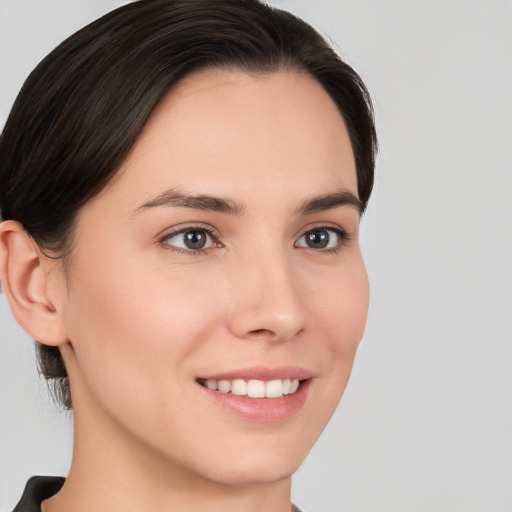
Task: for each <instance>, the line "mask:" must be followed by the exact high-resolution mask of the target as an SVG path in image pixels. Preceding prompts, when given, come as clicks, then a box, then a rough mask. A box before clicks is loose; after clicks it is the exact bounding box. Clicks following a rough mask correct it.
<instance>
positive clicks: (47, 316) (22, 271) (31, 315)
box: [0, 220, 68, 346]
mask: <svg viewBox="0 0 512 512" xmlns="http://www.w3.org/2000/svg"><path fill="white" fill-rule="evenodd" d="M57 263H58V262H55V261H52V260H50V259H49V258H48V257H47V256H45V255H44V254H43V252H42V251H41V249H40V248H39V246H38V245H37V244H36V243H35V241H34V240H33V239H32V237H30V235H29V234H28V233H27V232H26V231H25V230H24V229H23V226H22V225H21V224H20V223H19V222H15V221H12V220H8V221H5V222H2V223H1V224H0V281H1V283H2V288H3V290H4V292H5V294H6V296H7V300H8V301H9V304H10V306H11V310H12V313H13V315H14V317H15V318H16V320H17V321H18V323H19V324H20V325H21V326H22V327H23V329H25V331H26V332H27V333H28V334H29V335H30V336H31V337H32V338H33V339H35V340H37V341H38V342H39V343H42V344H44V345H52V346H58V345H62V344H63V343H66V342H67V341H68V339H67V334H66V329H65V324H64V322H63V318H62V311H58V308H56V307H55V305H54V302H57V301H56V300H55V299H57V294H58V289H59V284H58V282H56V277H57V276H55V275H54V274H56V273H57V270H59V269H57V268H56V267H57ZM52 296H53V297H52ZM52 298H53V300H52Z"/></svg>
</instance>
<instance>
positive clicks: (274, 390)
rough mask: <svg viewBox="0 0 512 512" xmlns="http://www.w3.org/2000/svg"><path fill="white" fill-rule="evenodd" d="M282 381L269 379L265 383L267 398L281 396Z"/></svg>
mask: <svg viewBox="0 0 512 512" xmlns="http://www.w3.org/2000/svg"><path fill="white" fill-rule="evenodd" d="M283 388H284V386H283V381H282V380H271V381H269V382H267V383H266V384H265V396H266V397H267V398H278V397H280V396H283V394H284V393H283Z"/></svg>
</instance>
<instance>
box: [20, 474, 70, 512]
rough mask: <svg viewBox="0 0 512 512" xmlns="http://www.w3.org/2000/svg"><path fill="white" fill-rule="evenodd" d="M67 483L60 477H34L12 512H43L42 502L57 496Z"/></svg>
mask: <svg viewBox="0 0 512 512" xmlns="http://www.w3.org/2000/svg"><path fill="white" fill-rule="evenodd" d="M65 481H66V479H65V478H62V477H60V476H33V477H32V478H31V479H30V480H29V481H28V482H27V485H26V486H25V490H24V491H23V496H22V497H21V500H20V502H19V503H18V504H17V505H16V507H15V508H14V510H13V511H12V512H41V502H42V501H44V500H46V499H48V498H49V497H50V496H53V495H54V494H57V493H58V492H59V491H60V488H61V487H62V486H63V485H64V482H65Z"/></svg>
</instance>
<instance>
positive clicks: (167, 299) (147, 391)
mask: <svg viewBox="0 0 512 512" xmlns="http://www.w3.org/2000/svg"><path fill="white" fill-rule="evenodd" d="M94 263H95V262H94V259H93V257H92V255H91V258H89V259H88V263H87V266H82V267H81V266H80V262H77V266H76V268H75V271H76V274H77V276H82V277H83V276H84V275H85V274H87V275H88V277H87V278H86V279H85V278H82V279H80V281H79V280H78V278H77V280H76V282H77V283H78V282H80V286H79V287H72V288H71V291H70V293H71V295H70V309H69V312H68V313H69V314H68V318H69V333H70V339H71V342H72V344H73V347H74V349H75V354H76V359H77V362H78V364H79V366H80V369H81V373H82V376H83V378H84V380H85V381H87V384H88V386H89V387H90V389H91V390H94V392H95V394H98V393H100V392H101V389H103V390H105V389H109V393H110V394H112V395H113V396H114V398H115V399H116V400H122V399H123V398H122V397H121V396H120V395H123V396H124V395H126V393H125V391H126V389H127V388H128V389H130V390H131V391H132V396H131V398H130V399H131V400H133V399H134V397H136V396H137V395H140V396H141V397H142V396H145V397H146V398H145V399H147V397H148V396H150V397H153V398H151V400H155V401H156V400H165V399H166V398H165V389H166V388H169V387H170V383H171V382H172V381H175V382H178V381H179V377H180V374H181V373H186V372H187V371H188V370H189V369H190V368H189V366H188V365H189V363H188V361H190V359H191V358H190V355H191V354H193V353H194V352H195V351H196V350H198V349H199V348H200V347H201V345H202V343H203V342H204V340H205V339H206V337H207V336H208V333H209V332H211V329H212V328H213V325H214V324H215V323H218V322H219V315H220V313H219V309H220V308H219V306H218V302H217V301H215V300H211V298H210V297H208V295H207V294H205V293H204V292H205V283H204V281H198V280H197V279H196V280H195V279H193V277H192V276H187V272H181V273H174V274H176V275H173V273H172V272H171V270H170V269H161V268H160V269H159V268H158V266H156V265H151V264H150V263H148V262H140V261H136V260H133V261H130V260H128V259H127V258H126V257H125V258H122V257H119V258H115V257H110V258H108V259H107V258H104V259H102V261H99V260H97V261H96V265H94ZM87 267H89V268H91V267H95V270H94V271H90V272H86V270H87ZM158 389H159V390H160V392H159V393H156V390H158ZM96 392H97V393H96ZM103 394H104V391H103ZM116 395H117V396H116ZM167 398H168V397H167ZM148 406H149V404H148Z"/></svg>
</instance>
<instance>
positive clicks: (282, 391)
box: [201, 379, 299, 398]
mask: <svg viewBox="0 0 512 512" xmlns="http://www.w3.org/2000/svg"><path fill="white" fill-rule="evenodd" d="M201 382H202V383H203V385H204V386H206V387H207V388H208V389H211V390H213V391H220V392H221V393H229V392H231V393H232V394H233V395H239V396H248V397H249V398H279V397H282V396H285V395H290V394H292V393H295V392H296V391H297V389H299V380H298V379H293V380H291V379H283V380H281V379H275V380H269V381H263V380H257V379H251V380H248V381H245V380H243V379H234V380H232V381H231V380H219V381H217V380H214V379H207V380H205V381H201Z"/></svg>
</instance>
